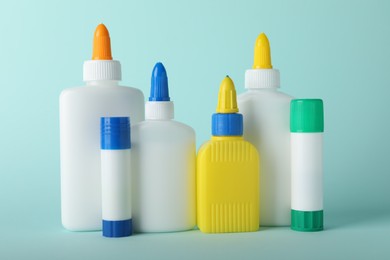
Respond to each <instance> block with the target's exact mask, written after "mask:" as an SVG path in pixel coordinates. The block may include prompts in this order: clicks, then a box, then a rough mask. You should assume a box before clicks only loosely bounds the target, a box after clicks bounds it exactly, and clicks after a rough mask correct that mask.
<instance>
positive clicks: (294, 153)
mask: <svg viewBox="0 0 390 260" xmlns="http://www.w3.org/2000/svg"><path fill="white" fill-rule="evenodd" d="M322 138H323V134H322V133H291V209H294V210H299V211H318V210H323V191H322Z"/></svg>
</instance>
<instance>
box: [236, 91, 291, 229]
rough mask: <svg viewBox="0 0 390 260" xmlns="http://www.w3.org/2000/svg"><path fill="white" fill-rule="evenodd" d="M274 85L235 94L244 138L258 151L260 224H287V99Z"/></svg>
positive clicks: (289, 184) (289, 199) (288, 197)
mask: <svg viewBox="0 0 390 260" xmlns="http://www.w3.org/2000/svg"><path fill="white" fill-rule="evenodd" d="M291 99H292V97H291V96H288V95H286V94H284V93H282V92H279V91H278V90H277V89H276V88H267V89H265V88H260V89H249V90H248V91H246V92H245V93H243V94H241V95H239V96H238V100H237V102H238V107H239V110H240V113H241V114H242V115H243V117H244V138H245V140H247V141H249V142H250V143H252V144H253V145H254V146H255V147H256V148H257V150H258V151H259V154H260V226H288V225H290V222H291V220H290V210H291V197H290V193H291V190H290V187H291V183H290V181H291V173H290V101H291Z"/></svg>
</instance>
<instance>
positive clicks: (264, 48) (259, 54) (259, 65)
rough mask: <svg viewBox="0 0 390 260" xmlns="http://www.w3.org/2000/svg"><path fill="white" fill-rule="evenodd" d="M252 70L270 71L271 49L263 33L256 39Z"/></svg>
mask: <svg viewBox="0 0 390 260" xmlns="http://www.w3.org/2000/svg"><path fill="white" fill-rule="evenodd" d="M253 69H272V63H271V48H270V45H269V41H268V38H267V36H266V35H265V34H264V33H261V34H260V35H259V36H258V37H257V39H256V44H255V55H254V60H253Z"/></svg>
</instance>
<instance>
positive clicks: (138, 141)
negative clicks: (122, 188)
mask: <svg viewBox="0 0 390 260" xmlns="http://www.w3.org/2000/svg"><path fill="white" fill-rule="evenodd" d="M145 108H146V111H145V118H146V121H144V122H141V123H138V124H135V125H133V126H132V166H134V169H133V179H132V181H133V191H134V194H135V195H134V196H133V222H134V231H135V232H172V231H182V230H189V229H192V228H194V226H195V224H196V212H195V207H196V206H195V205H196V204H195V158H196V157H195V156H196V147H195V132H194V130H193V129H192V128H191V127H189V126H187V125H184V124H182V123H179V122H176V121H174V120H173V117H174V108H173V102H172V101H170V98H169V93H168V79H167V74H166V71H165V68H164V66H163V65H162V64H161V63H157V64H156V65H155V67H154V69H153V74H152V86H151V95H150V97H149V101H148V102H146V107H145Z"/></svg>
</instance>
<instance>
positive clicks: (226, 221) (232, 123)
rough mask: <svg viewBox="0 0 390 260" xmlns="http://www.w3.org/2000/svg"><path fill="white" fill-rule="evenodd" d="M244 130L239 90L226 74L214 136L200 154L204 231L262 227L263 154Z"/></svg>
mask: <svg viewBox="0 0 390 260" xmlns="http://www.w3.org/2000/svg"><path fill="white" fill-rule="evenodd" d="M242 134H243V117H242V115H241V114H239V113H238V107H237V99H236V90H235V88H234V83H233V81H232V80H231V79H230V78H229V77H228V76H226V77H225V79H224V80H223V81H222V83H221V86H220V89H219V95H218V106H217V113H216V114H213V116H212V137H211V140H210V141H208V142H206V143H204V144H203V145H202V146H201V148H200V149H199V152H198V157H197V212H198V213H197V214H198V227H199V229H200V230H201V231H202V232H204V233H225V232H248V231H257V230H258V229H259V154H258V152H257V150H256V148H255V147H254V146H253V145H252V144H250V143H249V142H247V141H245V140H244V139H243V137H242Z"/></svg>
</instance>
